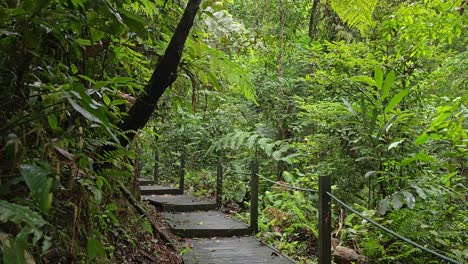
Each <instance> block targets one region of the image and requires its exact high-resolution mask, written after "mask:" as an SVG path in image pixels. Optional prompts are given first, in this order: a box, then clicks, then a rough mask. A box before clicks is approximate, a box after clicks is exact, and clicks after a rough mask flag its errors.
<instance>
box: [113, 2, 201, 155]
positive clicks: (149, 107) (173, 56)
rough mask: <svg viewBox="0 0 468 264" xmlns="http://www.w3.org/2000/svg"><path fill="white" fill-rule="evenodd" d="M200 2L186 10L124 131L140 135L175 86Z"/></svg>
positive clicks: (126, 140) (122, 125) (123, 142)
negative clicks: (169, 90)
mask: <svg viewBox="0 0 468 264" xmlns="http://www.w3.org/2000/svg"><path fill="white" fill-rule="evenodd" d="M200 2H201V0H190V1H189V2H188V4H187V6H186V8H185V10H184V14H183V15H182V18H181V19H180V21H179V24H178V25H177V28H176V30H175V32H174V35H172V38H171V41H170V42H169V45H168V46H167V49H166V52H165V53H164V56H163V57H162V58H161V61H160V62H159V63H158V65H157V66H156V69H155V70H154V72H153V75H152V76H151V79H150V82H149V84H148V85H147V86H146V87H145V91H144V93H143V94H141V95H140V96H138V98H137V99H136V101H135V103H134V104H133V105H132V107H131V108H130V109H129V111H128V115H127V116H126V117H124V118H123V120H122V121H121V122H120V123H119V124H118V127H119V128H120V129H121V130H122V131H124V132H127V131H137V130H139V129H141V128H143V127H144V126H145V125H146V123H147V122H148V120H149V118H150V116H151V115H152V114H153V112H154V110H155V107H156V103H157V101H158V100H159V98H160V97H161V96H162V95H163V93H164V91H166V89H167V88H168V87H169V86H171V85H172V83H173V82H174V81H175V80H176V78H177V68H178V66H179V62H180V60H181V58H182V51H183V49H184V45H185V41H186V40H187V36H188V34H189V32H190V29H191V28H192V26H193V21H194V19H195V16H196V14H197V12H198V9H199V8H200ZM127 136H128V138H122V139H121V145H122V146H126V145H127V144H128V143H129V141H130V140H132V139H133V137H134V136H135V134H134V133H130V134H127Z"/></svg>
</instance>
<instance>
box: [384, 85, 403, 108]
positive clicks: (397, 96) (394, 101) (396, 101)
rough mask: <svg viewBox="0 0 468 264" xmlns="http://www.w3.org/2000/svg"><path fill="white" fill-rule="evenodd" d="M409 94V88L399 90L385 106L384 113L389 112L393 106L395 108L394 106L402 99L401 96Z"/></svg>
mask: <svg viewBox="0 0 468 264" xmlns="http://www.w3.org/2000/svg"><path fill="white" fill-rule="evenodd" d="M408 94H409V90H408V89H406V90H403V91H401V92H399V93H398V94H396V95H395V96H394V97H393V98H392V100H390V102H389V103H388V105H387V106H386V107H385V110H384V111H385V113H388V112H390V111H391V110H393V108H395V106H397V105H398V104H399V103H400V102H401V100H403V98H404V97H405V96H407V95H408Z"/></svg>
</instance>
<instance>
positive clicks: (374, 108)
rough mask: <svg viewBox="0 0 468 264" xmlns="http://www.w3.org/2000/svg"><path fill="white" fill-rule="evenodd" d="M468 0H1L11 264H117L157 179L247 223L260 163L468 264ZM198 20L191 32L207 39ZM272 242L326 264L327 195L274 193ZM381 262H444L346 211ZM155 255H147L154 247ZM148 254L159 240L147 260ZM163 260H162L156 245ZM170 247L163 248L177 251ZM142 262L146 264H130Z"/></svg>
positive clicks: (354, 232) (1, 175) (0, 216)
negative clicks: (320, 252)
mask: <svg viewBox="0 0 468 264" xmlns="http://www.w3.org/2000/svg"><path fill="white" fill-rule="evenodd" d="M465 8H467V1H465V0H415V1H401V0H400V1H399V0H383V1H376V0H367V1H362V0H346V1H339V0H312V1H310V0H309V1H305V0H277V1H272V0H262V1H255V0H243V1H238V0H222V1H215V0H203V1H200V0H189V1H182V0H113V1H110V0H97V1H90V0H24V1H20V0H2V1H0V87H1V95H2V96H1V99H0V100H1V102H0V103H1V106H0V131H1V133H0V198H1V200H0V247H1V249H2V251H1V258H2V259H3V263H93V262H98V263H116V262H119V261H123V260H129V259H130V258H129V255H132V254H134V253H132V252H135V250H138V248H140V247H143V246H144V245H146V246H148V244H147V243H146V242H145V243H142V242H141V241H142V240H144V239H142V238H148V237H151V236H152V235H157V234H152V233H154V230H153V229H152V228H151V223H150V222H149V220H148V219H146V218H144V217H141V216H139V215H138V214H137V213H135V212H133V211H132V210H133V209H132V208H131V206H130V205H129V204H128V202H127V201H126V198H125V194H123V193H122V192H121V188H120V186H122V185H123V186H126V187H127V188H129V189H131V190H133V191H134V192H136V193H135V195H137V190H136V189H137V188H136V182H137V181H136V178H137V177H140V176H141V177H148V178H152V177H153V175H154V173H155V156H156V157H158V163H157V168H158V174H159V175H160V178H161V181H163V182H165V183H167V184H173V183H176V178H177V168H178V165H179V161H180V157H181V156H182V155H184V157H185V160H186V170H187V175H186V188H187V191H189V192H191V193H192V194H194V195H198V196H206V197H212V196H213V195H214V193H215V185H216V184H215V182H216V177H215V175H216V163H217V160H218V158H219V157H222V158H223V164H224V166H225V167H226V171H225V183H224V195H223V204H224V206H225V208H227V210H228V211H230V212H232V214H233V215H235V217H237V218H238V219H240V220H245V221H247V219H248V210H247V209H248V207H249V177H248V176H247V175H246V174H245V173H246V172H247V173H248V171H249V164H250V162H251V161H252V160H253V159H257V160H258V161H259V163H260V174H261V175H262V176H263V177H266V178H268V179H271V180H273V181H278V182H282V183H284V184H288V185H292V186H301V187H303V188H309V189H316V188H317V182H318V176H320V175H328V176H331V177H332V182H333V193H334V194H335V195H336V196H338V197H340V198H341V199H343V200H344V201H346V202H347V203H348V204H350V205H352V206H353V207H354V208H356V209H357V210H358V211H361V212H362V213H364V214H365V215H367V216H369V217H371V218H372V219H375V220H376V221H378V222H379V223H381V224H382V225H384V226H387V227H388V228H390V229H392V230H395V231H396V232H398V233H399V234H401V235H403V236H405V237H408V238H410V239H411V240H413V241H416V242H418V243H420V244H422V245H425V246H427V247H428V248H431V249H435V250H436V251H438V252H439V253H442V254H444V255H447V256H449V257H451V258H453V259H456V260H457V261H459V262H460V263H464V262H467V261H468V246H467V243H466V241H468V233H467V232H466V230H468V208H467V204H468V203H467V186H468V180H467V179H468V177H467V173H468V172H467V157H468V156H467V151H468V149H467V145H468V144H467V128H468V121H467V117H468V110H467V108H466V106H467V103H468V93H467V91H468V89H467V88H468V87H467V79H468V75H467V72H468V71H467V65H468V52H467V44H468V43H467V40H468V36H467V30H466V22H467V15H466V12H465V11H464V10H465ZM192 24H193V25H192ZM260 198H261V199H260V201H261V203H260V219H259V223H260V232H259V233H258V237H259V238H261V239H262V240H264V241H267V242H268V243H270V244H271V245H274V246H275V247H277V248H279V249H280V250H282V251H284V252H285V253H286V254H288V255H290V256H293V257H295V258H296V259H297V260H298V261H300V262H301V263H314V262H315V261H316V249H317V236H318V230H317V205H316V204H317V199H318V197H317V195H316V194H314V193H307V192H300V191H291V190H289V189H286V188H282V187H278V186H275V185H272V184H271V183H269V182H261V186H260ZM333 210H334V214H333V225H334V226H333V228H334V233H333V237H334V243H336V245H342V246H345V247H348V248H352V249H353V250H355V251H356V252H357V253H358V254H360V255H363V256H365V258H366V261H367V262H368V263H440V260H439V259H437V258H436V257H434V256H432V255H428V254H427V253H424V252H422V251H420V250H418V249H415V248H414V247H412V246H411V245H408V244H405V243H403V242H401V241H399V240H397V239H395V238H394V237H392V236H390V235H388V234H386V233H384V232H382V231H380V230H378V229H376V228H375V227H373V226H372V225H370V224H369V223H367V222H366V221H362V219H360V218H358V217H356V216H355V215H354V214H351V213H350V212H348V211H345V210H344V209H343V208H341V207H340V206H338V205H334V208H333ZM148 243H149V242H148ZM149 247H150V246H149ZM153 249H154V248H153ZM165 250H169V249H165V248H163V249H162V251H161V250H160V251H158V252H159V253H158V254H164V251H165ZM132 261H134V262H140V263H143V262H144V261H143V260H141V259H132Z"/></svg>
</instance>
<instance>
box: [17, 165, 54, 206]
mask: <svg viewBox="0 0 468 264" xmlns="http://www.w3.org/2000/svg"><path fill="white" fill-rule="evenodd" d="M20 172H21V175H22V176H23V178H24V181H25V182H26V184H27V185H28V187H29V190H30V191H31V193H32V196H33V199H34V201H35V203H36V205H37V206H38V207H39V209H40V210H41V211H42V212H44V213H47V211H48V210H49V209H50V206H51V204H52V193H50V188H51V187H52V179H51V178H48V177H47V176H48V175H49V174H50V173H51V171H50V168H47V169H46V168H42V167H39V166H37V165H34V164H32V165H31V164H22V165H20Z"/></svg>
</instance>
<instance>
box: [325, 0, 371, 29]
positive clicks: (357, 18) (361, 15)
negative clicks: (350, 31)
mask: <svg viewBox="0 0 468 264" xmlns="http://www.w3.org/2000/svg"><path fill="white" fill-rule="evenodd" d="M330 4H331V7H332V8H333V10H334V11H335V12H336V14H337V15H338V16H339V17H340V18H341V20H343V22H345V23H347V24H348V26H349V27H350V28H357V29H359V31H361V34H363V33H364V31H365V30H366V29H367V27H368V26H370V25H372V24H373V20H372V13H373V12H374V9H375V6H376V5H377V0H330Z"/></svg>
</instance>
